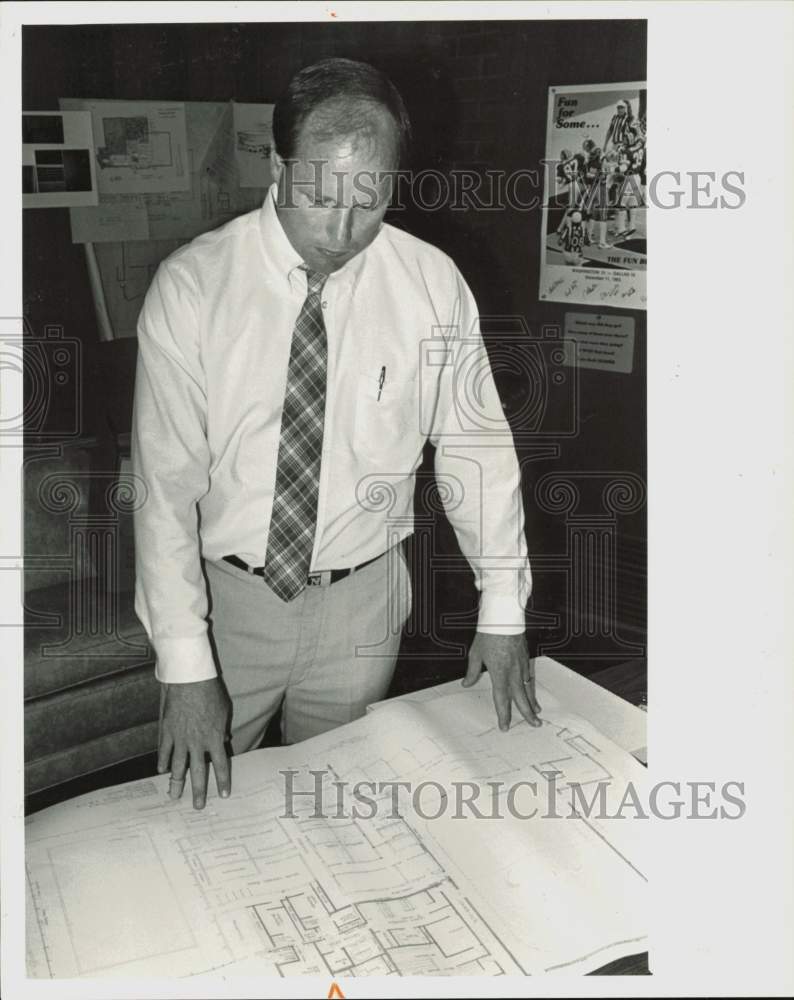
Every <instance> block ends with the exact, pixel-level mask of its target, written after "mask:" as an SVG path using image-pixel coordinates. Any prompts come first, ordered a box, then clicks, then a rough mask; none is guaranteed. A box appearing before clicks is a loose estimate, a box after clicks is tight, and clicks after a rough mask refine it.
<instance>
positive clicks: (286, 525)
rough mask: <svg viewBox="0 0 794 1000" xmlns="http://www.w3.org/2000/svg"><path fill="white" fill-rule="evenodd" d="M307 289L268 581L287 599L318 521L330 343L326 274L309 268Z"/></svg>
mask: <svg viewBox="0 0 794 1000" xmlns="http://www.w3.org/2000/svg"><path fill="white" fill-rule="evenodd" d="M304 270H305V271H306V282H307V285H308V292H307V294H306V300H305V302H304V303H303V308H302V309H301V311H300V315H299V316H298V319H297V322H296V323H295V329H294V331H293V333H292V349H291V351H290V357H289V369H288V371H287V391H286V394H285V397H284V410H283V413H282V416H281V440H280V442H279V448H278V466H277V469H276V489H275V494H274V497H273V513H272V515H271V518H270V534H269V537H268V543H267V556H266V557H265V573H264V577H265V582H266V583H267V584H268V586H269V587H270V589H271V590H272V591H273V593H274V594H276V595H277V596H278V597H280V598H281V599H282V601H291V600H292V599H293V598H294V597H297V596H298V594H299V593H300V592H301V591H302V590H303V588H304V587H305V586H306V578H307V576H308V575H309V568H310V565H311V558H312V548H313V547H314V533H315V529H316V525H317V498H318V495H319V492H320V455H321V453H322V446H323V422H324V418H325V383H326V365H327V357H328V347H327V343H326V337H325V324H324V323H323V313H322V305H321V303H320V294H321V292H322V289H323V285H324V284H325V280H326V277H327V275H325V274H320V273H318V272H317V271H311V270H309V268H307V267H305V268H304Z"/></svg>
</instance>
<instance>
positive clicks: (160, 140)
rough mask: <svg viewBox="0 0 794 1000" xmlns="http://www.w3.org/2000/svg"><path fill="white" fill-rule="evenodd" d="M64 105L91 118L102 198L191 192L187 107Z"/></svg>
mask: <svg viewBox="0 0 794 1000" xmlns="http://www.w3.org/2000/svg"><path fill="white" fill-rule="evenodd" d="M60 104H61V108H62V109H64V110H69V111H90V112H91V119H92V123H93V129H94V155H95V159H96V164H97V168H98V169H97V175H98V179H99V193H100V196H102V195H112V194H143V193H151V192H154V191H185V190H187V188H189V187H190V177H189V174H188V161H187V131H186V126H185V105H184V104H181V103H166V102H158V101H107V100H99V101H83V100H77V99H71V98H64V99H62V100H61V102H60Z"/></svg>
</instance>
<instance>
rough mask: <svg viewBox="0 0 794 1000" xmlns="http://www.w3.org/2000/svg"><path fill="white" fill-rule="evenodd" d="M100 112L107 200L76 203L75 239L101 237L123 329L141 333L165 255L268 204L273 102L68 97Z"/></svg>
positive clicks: (98, 250)
mask: <svg viewBox="0 0 794 1000" xmlns="http://www.w3.org/2000/svg"><path fill="white" fill-rule="evenodd" d="M60 105H61V108H62V109H63V110H75V111H76V110H81V111H90V112H91V114H92V119H93V122H94V143H95V149H94V157H95V160H96V169H97V176H98V177H99V204H98V205H97V206H96V207H91V208H78V209H73V210H71V212H70V215H71V224H72V240H73V242H75V243H91V244H93V246H94V252H95V254H96V259H97V264H98V267H99V273H100V276H101V280H102V288H103V292H104V297H105V303H106V305H107V310H108V314H109V316H110V320H111V324H112V326H113V333H114V336H115V337H116V338H118V337H134V336H135V324H136V321H137V318H138V313H139V311H140V308H141V306H142V304H143V298H144V295H145V294H146V291H147V289H148V287H149V283H150V282H151V279H152V276H153V275H154V272H155V271H156V270H157V266H158V264H159V263H160V261H161V260H163V259H164V258H165V257H167V256H168V255H169V254H170V253H172V252H173V251H174V250H175V249H176V248H177V247H179V246H181V245H182V244H183V243H187V242H188V241H190V240H192V239H194V238H195V237H196V236H199V235H200V234H201V233H205V232H208V231H209V230H211V229H216V228H217V227H218V226H221V225H223V224H224V223H225V222H229V221H230V220H231V219H233V218H235V217H236V216H238V215H242V214H243V213H245V212H250V211H252V210H254V209H256V208H258V207H259V206H260V205H261V204H262V201H263V200H264V197H265V194H266V192H267V188H268V187H269V185H270V180H271V175H270V165H269V156H270V149H271V145H272V131H271V125H272V118H273V107H272V105H268V104H235V103H234V102H228V103H223V102H213V103H195V102H193V103H185V104H173V103H170V104H164V103H160V102H156V101H137V102H132V101H99V100H97V101H85V100H78V99H72V98H62V99H61V101H60Z"/></svg>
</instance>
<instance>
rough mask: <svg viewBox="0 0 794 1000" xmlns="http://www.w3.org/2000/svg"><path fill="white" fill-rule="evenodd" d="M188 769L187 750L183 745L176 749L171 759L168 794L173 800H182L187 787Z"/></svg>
mask: <svg viewBox="0 0 794 1000" xmlns="http://www.w3.org/2000/svg"><path fill="white" fill-rule="evenodd" d="M186 769H187V750H186V749H185V747H184V746H182V745H177V746H175V747H174V756H173V758H172V759H171V780H170V781H169V782H168V794H169V795H170V796H171V798H172V799H181V798H182V791H183V789H184V787H185V771H186Z"/></svg>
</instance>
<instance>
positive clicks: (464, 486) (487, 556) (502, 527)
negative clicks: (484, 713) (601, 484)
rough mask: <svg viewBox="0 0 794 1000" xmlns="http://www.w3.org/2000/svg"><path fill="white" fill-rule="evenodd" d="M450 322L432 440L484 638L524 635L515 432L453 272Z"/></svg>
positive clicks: (524, 571) (525, 585) (527, 583)
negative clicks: (471, 575) (477, 598)
mask: <svg viewBox="0 0 794 1000" xmlns="http://www.w3.org/2000/svg"><path fill="white" fill-rule="evenodd" d="M454 272H455V276H454V300H453V308H452V316H451V322H450V325H449V327H448V329H447V330H446V331H445V333H446V335H445V337H444V338H443V339H441V338H439V340H440V343H441V344H443V345H444V347H443V350H442V352H441V353H439V351H438V350H436V349H435V348H433V349H432V352H430V353H432V354H433V355H434V356H435V357H434V358H431V357H430V356H429V354H428V356H427V357H426V363H431V364H435V365H440V367H441V373H440V376H439V390H438V399H437V405H436V410H435V414H434V419H433V426H432V429H431V433H430V440H431V441H432V443H433V444H434V445H435V447H436V458H435V471H436V479H437V480H438V483H439V489H440V492H441V496H442V498H443V500H444V505H445V509H446V513H447V516H448V518H449V521H450V523H451V524H452V527H453V528H454V530H455V534H456V535H457V538H458V544H459V545H460V548H461V551H462V553H463V555H464V556H465V557H466V559H467V560H468V562H469V564H470V565H471V568H472V571H473V572H474V582H475V585H476V587H477V589H478V591H479V592H480V606H479V613H478V619H477V631H478V632H489V633H495V634H499V635H517V634H520V633H522V632H524V629H525V609H526V604H527V601H528V600H529V596H530V594H531V591H532V575H531V570H530V565H529V559H528V552H527V543H526V537H525V532H524V528H525V522H524V505H523V501H522V496H521V473H520V467H519V462H518V458H517V455H516V450H515V444H514V441H513V435H512V432H511V430H510V426H509V424H508V422H507V420H506V418H505V415H504V410H503V408H502V404H501V401H500V399H499V394H498V392H497V390H496V385H495V383H494V379H493V372H492V370H491V365H490V362H489V359H488V353H487V350H486V348H485V344H484V342H483V339H482V334H481V332H480V323H479V315H478V311H477V305H476V303H475V301H474V296H473V295H472V293H471V291H470V289H469V287H468V286H467V284H466V282H465V281H464V280H463V277H462V276H461V275H460V273H459V272H458V270H457V268H455V269H454Z"/></svg>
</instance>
